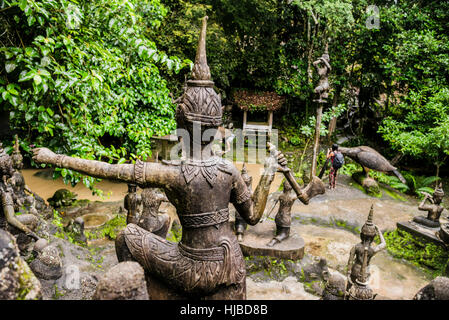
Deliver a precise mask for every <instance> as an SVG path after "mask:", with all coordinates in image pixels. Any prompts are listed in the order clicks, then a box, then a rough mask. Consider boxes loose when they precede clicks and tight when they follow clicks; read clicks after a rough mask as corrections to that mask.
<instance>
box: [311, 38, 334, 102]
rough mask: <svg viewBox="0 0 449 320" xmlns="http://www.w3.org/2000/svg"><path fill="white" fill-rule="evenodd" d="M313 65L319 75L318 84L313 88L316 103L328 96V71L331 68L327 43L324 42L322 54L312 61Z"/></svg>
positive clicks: (323, 100) (324, 100)
mask: <svg viewBox="0 0 449 320" xmlns="http://www.w3.org/2000/svg"><path fill="white" fill-rule="evenodd" d="M313 66H314V67H315V68H316V70H317V73H318V76H319V77H320V81H319V83H318V86H317V87H316V88H315V89H314V92H315V93H316V94H317V95H318V99H317V100H315V101H316V102H318V103H325V102H326V99H327V97H328V96H329V88H330V87H329V72H330V71H331V70H332V67H331V65H330V57H329V51H328V44H326V48H325V50H324V53H323V55H322V56H321V57H319V58H318V59H317V60H316V61H314V62H313Z"/></svg>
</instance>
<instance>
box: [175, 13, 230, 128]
mask: <svg viewBox="0 0 449 320" xmlns="http://www.w3.org/2000/svg"><path fill="white" fill-rule="evenodd" d="M207 19H208V17H207V16H206V17H204V18H203V24H202V27H201V32H200V36H199V39H198V48H197V52H196V57H195V63H194V65H193V69H192V79H191V80H188V81H187V86H186V88H185V91H184V94H183V95H182V97H181V99H180V103H179V104H178V109H177V117H178V119H179V118H180V117H181V118H182V120H183V121H187V122H199V123H200V124H202V125H204V126H209V127H218V126H220V125H221V124H222V123H223V121H222V112H223V111H222V107H221V99H220V96H219V95H218V94H217V93H216V92H215V90H214V89H213V87H214V82H213V81H211V74H210V69H209V66H208V64H207V56H206V30H207Z"/></svg>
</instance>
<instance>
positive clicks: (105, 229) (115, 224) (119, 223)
mask: <svg viewBox="0 0 449 320" xmlns="http://www.w3.org/2000/svg"><path fill="white" fill-rule="evenodd" d="M125 227H126V216H124V215H120V214H118V215H116V216H115V217H114V218H113V219H111V220H109V221H108V222H106V223H105V224H104V225H102V226H101V227H100V228H98V229H95V230H93V231H86V232H85V235H86V237H87V239H89V240H92V239H103V238H107V239H110V240H115V238H116V237H117V233H118V232H120V230H122V229H123V228H125Z"/></svg>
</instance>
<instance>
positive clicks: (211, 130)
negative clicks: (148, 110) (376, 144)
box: [33, 17, 314, 299]
mask: <svg viewBox="0 0 449 320" xmlns="http://www.w3.org/2000/svg"><path fill="white" fill-rule="evenodd" d="M206 21H207V17H206V18H204V19H203V26H202V30H201V34H200V38H199V45H198V53H197V56H196V61H195V65H194V68H193V80H189V81H187V86H186V88H185V91H184V93H183V95H182V96H181V98H180V99H178V102H179V103H178V107H177V110H176V120H177V126H178V134H179V135H183V137H182V142H183V144H184V151H185V155H186V158H185V159H182V160H179V161H164V162H162V163H149V162H142V161H139V160H137V161H136V163H135V164H109V163H105V162H100V161H94V160H85V159H79V158H75V157H69V156H65V155H61V154H55V153H53V152H52V151H50V150H49V149H46V148H38V149H35V150H34V151H33V152H34V157H33V158H34V160H35V161H36V162H38V163H47V164H53V165H56V166H58V167H61V168H69V169H71V170H75V171H78V172H80V173H84V174H87V175H90V176H94V177H97V178H107V179H114V180H118V181H123V182H126V183H136V184H137V185H138V186H139V187H141V188H148V187H156V188H162V189H163V190H164V191H165V194H166V195H167V198H168V199H169V201H170V202H171V203H172V204H173V205H174V206H175V207H176V211H177V214H178V216H179V219H180V222H181V225H182V239H181V241H180V242H179V243H173V242H170V241H167V240H165V239H163V238H161V237H159V236H157V235H155V234H153V233H151V232H149V231H147V230H145V229H143V228H141V227H139V226H137V225H136V224H133V223H130V224H128V225H127V227H126V228H125V229H124V230H123V231H122V232H121V233H120V234H118V236H117V239H116V252H117V257H118V260H119V261H127V260H131V261H137V262H139V263H140V264H141V265H142V266H143V267H144V269H145V271H146V273H147V275H148V276H149V277H152V278H155V279H157V280H158V281H160V282H161V283H162V284H164V285H165V286H166V288H170V289H167V290H172V291H176V292H177V293H178V294H179V295H181V296H184V297H187V296H188V297H189V298H193V297H196V298H201V299H245V298H246V285H245V280H246V272H245V263H244V260H243V256H242V252H241V249H240V246H239V243H238V241H237V238H236V236H235V234H234V233H233V230H232V228H231V225H230V224H229V212H228V205H229V203H230V202H231V203H232V204H233V205H234V207H235V208H236V210H237V211H238V213H239V214H240V216H241V217H242V218H243V219H245V220H246V222H247V223H249V224H251V225H254V224H256V223H257V222H258V221H259V220H260V218H261V217H262V214H263V212H264V208H265V205H266V201H267V197H268V193H269V188H270V184H271V183H272V181H273V179H274V175H275V172H276V170H277V169H278V167H279V166H281V167H283V168H285V166H286V164H287V161H286V159H285V157H284V156H283V155H282V154H281V153H280V152H277V151H276V152H273V153H274V155H273V156H272V157H269V158H268V161H267V162H266V164H265V171H264V174H263V175H262V177H261V179H260V181H259V184H258V186H257V188H256V190H255V192H254V194H253V196H252V197H251V193H250V191H249V190H248V187H247V185H246V183H245V181H244V180H243V178H242V175H241V173H240V172H239V171H238V170H237V169H236V168H235V166H234V165H233V164H232V163H231V162H229V161H226V160H224V159H221V158H219V157H216V156H213V155H212V152H211V146H212V142H213V138H214V136H215V134H216V129H217V128H218V126H219V125H221V123H222V108H221V101H220V97H219V95H218V94H217V93H216V92H215V91H214V89H213V86H214V82H212V81H211V80H210V72H209V67H208V66H207V60H206V46H205V40H206ZM307 190H314V188H312V187H311V188H309V189H307ZM149 285H150V284H149Z"/></svg>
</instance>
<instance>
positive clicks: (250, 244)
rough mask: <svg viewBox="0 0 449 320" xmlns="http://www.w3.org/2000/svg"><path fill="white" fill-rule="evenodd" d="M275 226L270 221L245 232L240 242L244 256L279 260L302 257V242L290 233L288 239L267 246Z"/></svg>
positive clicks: (298, 237) (294, 234)
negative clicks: (267, 257)
mask: <svg viewBox="0 0 449 320" xmlns="http://www.w3.org/2000/svg"><path fill="white" fill-rule="evenodd" d="M275 230H276V225H275V223H274V222H273V221H271V220H266V221H264V222H263V223H259V224H257V225H255V226H251V227H249V228H248V230H246V232H245V236H244V237H243V241H242V242H240V247H241V249H242V252H243V255H245V256H270V257H274V258H281V259H291V260H298V259H301V258H302V257H303V256H304V246H305V243H304V240H303V239H302V238H301V237H300V236H299V235H298V234H296V233H294V232H292V234H291V235H290V237H289V238H287V239H286V240H284V241H282V242H281V243H278V244H276V245H274V246H273V247H269V246H267V243H269V242H270V241H271V239H273V236H274V232H275Z"/></svg>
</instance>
